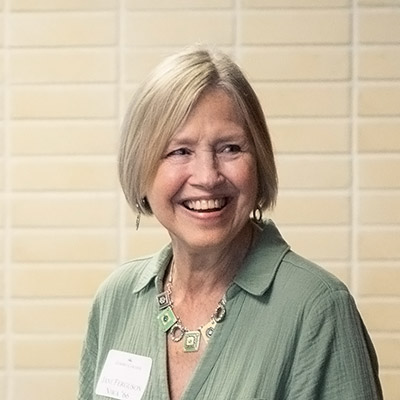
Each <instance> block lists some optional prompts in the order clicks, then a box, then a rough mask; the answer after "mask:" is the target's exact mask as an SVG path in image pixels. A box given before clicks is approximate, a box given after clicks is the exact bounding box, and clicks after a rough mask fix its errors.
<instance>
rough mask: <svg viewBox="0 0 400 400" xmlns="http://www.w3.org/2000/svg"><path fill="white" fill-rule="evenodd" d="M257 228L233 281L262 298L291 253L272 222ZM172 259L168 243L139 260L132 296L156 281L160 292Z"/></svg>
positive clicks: (264, 223) (170, 247)
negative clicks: (255, 238)
mask: <svg viewBox="0 0 400 400" xmlns="http://www.w3.org/2000/svg"><path fill="white" fill-rule="evenodd" d="M258 226H259V227H260V229H261V234H260V236H259V238H258V240H257V242H256V243H255V244H254V246H253V247H252V249H251V250H250V252H249V254H248V255H247V257H246V259H245V260H244V263H243V267H242V268H241V269H240V271H239V273H238V274H237V275H236V277H235V279H234V283H235V284H236V285H237V286H239V287H240V288H242V289H243V290H245V291H247V292H249V293H250V294H253V295H255V296H261V295H263V294H264V293H265V292H266V291H267V290H268V289H269V287H270V286H271V284H272V281H273V279H274V277H275V274H276V271H277V269H278V267H279V265H280V263H281V261H282V259H283V257H284V256H285V254H286V253H287V252H288V251H289V250H290V247H289V245H288V244H287V243H286V242H285V240H284V239H283V238H282V236H281V234H280V233H279V231H278V229H277V227H276V226H275V224H274V223H273V222H272V221H271V220H269V221H266V222H263V223H261V224H259V225H258ZM171 258H172V246H171V244H169V245H167V246H165V247H164V248H163V249H161V250H160V251H159V252H158V253H156V254H155V255H154V256H152V257H148V258H141V259H138V260H137V261H142V264H141V271H140V272H139V271H138V272H139V273H138V279H137V280H136V282H135V283H134V286H133V293H137V292H139V291H141V290H142V289H144V288H145V287H146V286H147V285H149V283H150V282H151V281H152V280H153V279H155V284H156V286H157V289H158V290H159V291H162V281H163V277H164V274H165V270H166V269H167V266H168V264H169V262H170V261H171ZM232 294H233V293H232Z"/></svg>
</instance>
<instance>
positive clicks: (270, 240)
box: [234, 220, 290, 296]
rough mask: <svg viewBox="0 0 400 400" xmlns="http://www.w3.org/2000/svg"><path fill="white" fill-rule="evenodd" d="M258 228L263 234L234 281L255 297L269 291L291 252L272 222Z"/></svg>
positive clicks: (264, 223) (269, 221)
mask: <svg viewBox="0 0 400 400" xmlns="http://www.w3.org/2000/svg"><path fill="white" fill-rule="evenodd" d="M258 226H259V227H260V228H261V234H260V236H259V238H258V240H257V242H256V243H255V244H254V246H253V247H252V249H251V250H250V252H249V254H248V255H247V257H246V259H245V260H244V263H243V267H242V268H241V269H240V271H239V273H238V274H237V275H236V278H235V279H234V283H235V284H236V285H237V286H239V287H241V288H242V289H243V290H245V291H247V292H249V293H250V294H253V295H255V296H261V295H263V294H264V293H265V292H266V291H267V290H268V289H269V287H270V286H271V284H272V281H273V280H274V277H275V274H276V271H277V269H278V267H279V265H280V263H281V261H282V259H283V257H284V256H285V254H286V253H287V252H288V251H289V250H290V246H289V245H288V244H287V243H286V242H285V240H284V239H283V237H282V236H281V234H280V233H279V231H278V228H277V227H276V226H275V224H274V223H273V222H272V221H271V220H268V221H266V222H263V223H261V224H259V225H258Z"/></svg>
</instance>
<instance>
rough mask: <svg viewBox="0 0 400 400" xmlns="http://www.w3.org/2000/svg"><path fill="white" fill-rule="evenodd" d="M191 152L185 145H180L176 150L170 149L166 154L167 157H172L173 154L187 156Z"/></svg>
mask: <svg viewBox="0 0 400 400" xmlns="http://www.w3.org/2000/svg"><path fill="white" fill-rule="evenodd" d="M190 154H191V151H190V150H189V149H188V148H186V147H181V148H179V149H176V150H172V151H170V152H169V153H168V154H167V157H174V156H188V155H190Z"/></svg>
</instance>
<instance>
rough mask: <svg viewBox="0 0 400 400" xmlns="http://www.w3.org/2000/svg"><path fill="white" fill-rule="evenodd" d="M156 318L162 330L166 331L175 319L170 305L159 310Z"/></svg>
mask: <svg viewBox="0 0 400 400" xmlns="http://www.w3.org/2000/svg"><path fill="white" fill-rule="evenodd" d="M157 319H158V322H159V323H160V326H161V329H162V330H163V331H164V332H168V331H169V330H170V329H171V327H172V326H174V324H175V323H176V321H177V319H176V317H175V314H174V312H173V311H172V308H171V307H170V306H168V307H167V308H164V309H163V310H161V311H160V313H159V314H158V316H157Z"/></svg>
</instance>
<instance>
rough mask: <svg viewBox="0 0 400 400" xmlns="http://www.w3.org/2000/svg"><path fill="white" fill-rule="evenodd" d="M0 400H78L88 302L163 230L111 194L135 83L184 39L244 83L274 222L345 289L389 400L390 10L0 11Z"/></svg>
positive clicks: (139, 4)
mask: <svg viewBox="0 0 400 400" xmlns="http://www.w3.org/2000/svg"><path fill="white" fill-rule="evenodd" d="M0 10H1V11H0V119H2V123H1V125H0V190H1V196H0V398H2V399H5V400H25V399H29V400H53V399H57V400H67V399H68V400H69V399H73V398H74V394H75V391H76V381H77V365H78V360H79V353H80V346H81V341H82V336H83V332H84V330H85V325H86V317H87V311H88V309H89V306H90V303H91V298H92V296H93V294H94V291H95V290H96V287H97V286H98V285H99V283H100V282H101V281H102V280H103V279H104V278H105V277H106V276H107V275H108V274H109V273H110V272H111V271H112V270H113V269H114V268H116V266H117V265H118V264H119V263H121V262H122V261H123V260H126V259H128V258H131V257H133V256H136V255H139V254H143V253H148V252H152V251H153V250H155V249H157V248H159V247H160V246H161V244H163V243H165V242H166V241H167V240H168V238H167V235H166V233H165V232H164V231H163V230H162V229H161V228H160V227H159V226H158V225H157V223H156V222H155V221H153V220H151V219H147V220H145V221H143V222H142V226H141V229H140V231H139V232H136V231H135V229H134V216H133V215H132V214H131V212H130V211H129V210H128V208H127V206H126V205H125V201H124V200H123V199H122V196H121V192H120V189H119V186H118V183H117V177H116V168H115V167H116V165H115V164H116V163H115V153H116V145H117V140H118V129H119V125H120V122H121V118H122V116H123V113H124V110H125V108H126V104H127V101H128V100H129V97H130V94H131V93H132V91H133V90H134V88H135V85H136V84H137V82H138V81H139V80H141V79H142V78H143V77H144V76H145V75H146V73H147V71H148V70H149V69H150V68H151V67H152V66H154V65H155V64H156V63H157V62H158V61H159V60H160V59H162V58H163V57H164V55H166V54H169V53H170V52H171V51H173V50H175V49H178V48H180V47H181V46H183V45H186V44H190V43H193V42H195V41H202V42H207V43H211V44H216V45H218V46H219V47H221V48H222V49H223V50H225V51H227V52H229V53H230V54H232V55H233V56H234V58H235V59H236V60H237V61H238V63H239V64H240V65H241V66H242V67H243V68H244V70H245V71H246V72H247V74H248V76H249V78H250V80H251V81H252V83H253V85H254V87H255V89H256V91H257V92H258V94H259V96H260V98H261V100H262V103H263V105H264V107H265V111H266V114H267V118H268V121H269V125H270V129H271V134H272V137H273V142H274V146H275V149H276V152H277V159H278V167H279V175H280V197H279V202H278V206H277V208H276V211H275V212H274V213H273V216H272V217H273V218H274V219H275V220H276V221H277V222H278V223H279V225H280V227H281V230H282V232H283V234H284V236H285V237H286V238H287V239H288V241H289V242H291V244H292V245H293V248H294V249H295V250H296V251H298V252H300V253H302V254H303V255H304V256H306V257H309V258H311V259H312V260H314V261H316V262H318V263H320V264H322V265H323V266H325V267H326V268H327V269H329V270H331V271H332V272H333V273H335V274H336V275H338V276H339V277H340V278H341V279H343V280H344V281H345V282H346V283H347V284H348V285H349V286H350V288H351V290H352V292H353V294H354V295H355V297H356V299H357V302H358V304H359V307H360V310H361V311H362V314H363V317H364V319H365V322H366V324H367V326H368V328H369V330H370V332H371V334H372V337H373V340H374V343H375V345H376V348H377V350H378V353H379V358H380V364H381V377H382V382H383V384H384V390H385V395H386V397H385V398H386V400H398V399H399V398H400V227H399V223H400V1H399V0H353V1H350V0H168V1H165V0H120V1H117V0H35V1H32V0H0Z"/></svg>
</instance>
